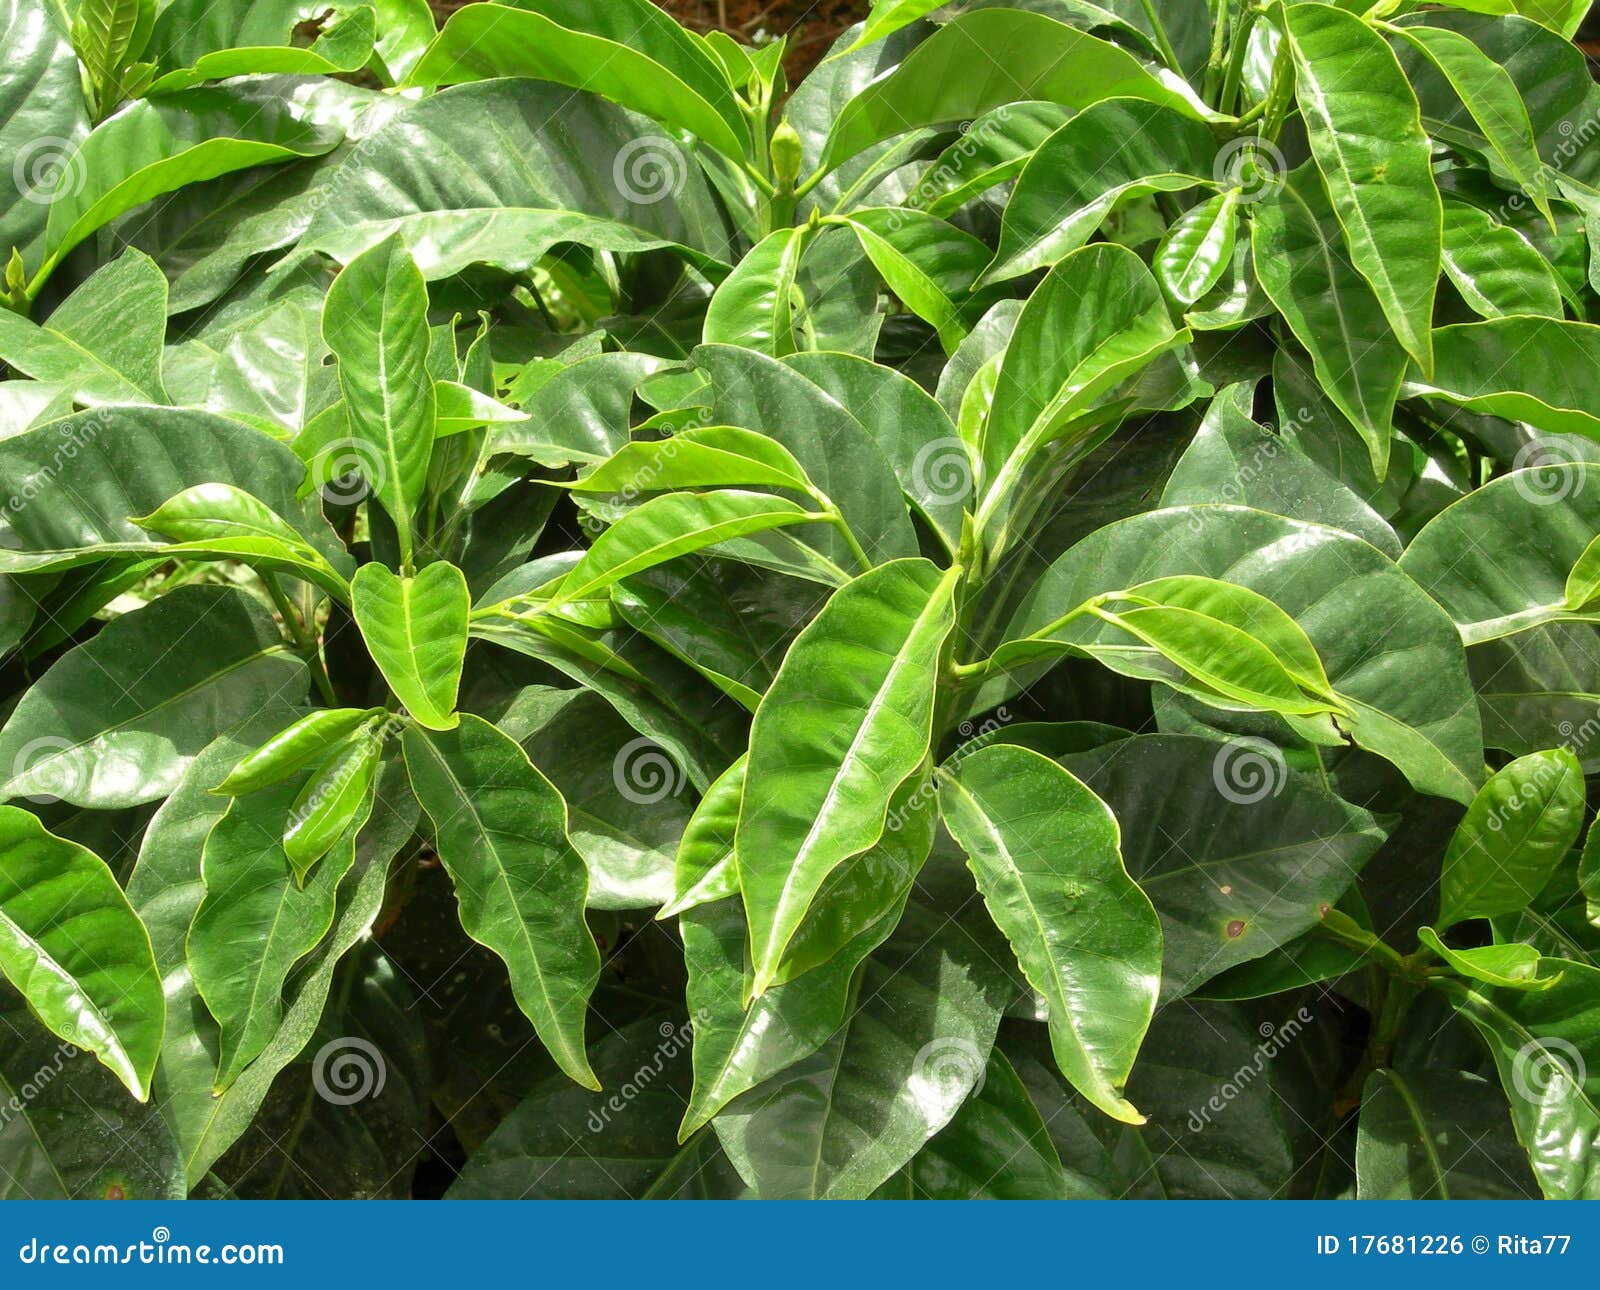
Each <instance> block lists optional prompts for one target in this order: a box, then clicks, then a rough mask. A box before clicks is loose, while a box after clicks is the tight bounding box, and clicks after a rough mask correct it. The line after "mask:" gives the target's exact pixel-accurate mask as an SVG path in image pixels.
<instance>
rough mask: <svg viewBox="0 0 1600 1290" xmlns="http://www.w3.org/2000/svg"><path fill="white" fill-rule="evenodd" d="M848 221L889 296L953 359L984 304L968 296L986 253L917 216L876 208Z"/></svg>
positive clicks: (947, 227) (934, 219)
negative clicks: (934, 334)
mask: <svg viewBox="0 0 1600 1290" xmlns="http://www.w3.org/2000/svg"><path fill="white" fill-rule="evenodd" d="M848 219H849V225H850V228H851V231H853V232H854V233H855V235H856V238H857V239H858V240H859V241H860V243H861V249H862V250H864V251H865V252H866V253H867V256H868V258H869V259H871V261H872V263H873V265H874V267H875V268H876V269H877V270H878V272H879V274H881V275H882V277H883V280H884V283H885V284H886V285H887V286H888V288H889V290H890V291H892V292H893V293H894V294H895V296H896V297H898V298H899V300H900V303H901V304H903V305H904V306H905V307H906V308H907V309H909V310H910V311H911V312H912V313H914V314H916V315H917V317H919V318H921V319H922V320H923V321H924V322H925V323H927V324H928V325H929V326H930V327H932V328H933V329H934V331H936V332H938V333H939V343H940V344H941V345H943V346H944V350H945V353H947V354H953V353H955V350H956V346H957V345H959V344H960V343H961V341H962V338H963V337H965V336H966V334H967V332H968V331H969V330H971V328H972V325H973V324H974V323H976V322H977V321H978V319H979V318H980V317H981V316H982V314H983V311H984V309H985V307H986V305H987V303H988V301H987V300H986V298H985V297H984V296H982V295H979V296H974V295H972V294H971V292H972V289H973V288H974V287H975V286H976V285H977V281H978V278H979V277H980V276H981V275H982V273H983V270H984V267H985V266H986V265H987V264H988V263H989V248H988V247H987V246H985V245H984V244H983V243H982V242H980V241H979V240H978V239H977V238H975V237H973V236H972V234H970V233H966V232H963V231H962V230H961V229H959V228H956V227H955V226H954V225H953V224H947V223H946V222H945V221H944V220H942V219H940V218H939V217H938V216H936V215H929V214H927V213H925V212H923V211H913V210H906V209H903V208H900V207H894V208H889V207H878V208H875V209H872V210H858V211H852V212H851V214H850V215H849V217H848Z"/></svg>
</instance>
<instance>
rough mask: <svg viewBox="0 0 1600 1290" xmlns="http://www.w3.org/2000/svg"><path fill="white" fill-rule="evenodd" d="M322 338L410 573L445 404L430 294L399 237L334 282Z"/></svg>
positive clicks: (361, 455)
mask: <svg viewBox="0 0 1600 1290" xmlns="http://www.w3.org/2000/svg"><path fill="white" fill-rule="evenodd" d="M322 335H323V338H324V339H325V340H326V341H327V343H328V348H329V349H331V350H332V351H333V352H334V354H335V356H336V357H337V358H338V360H339V387H340V389H342V390H343V391H344V401H345V411H346V414H347V415H348V417H349V423H350V431H351V434H352V435H353V437H354V443H353V445H352V446H353V447H354V448H355V449H357V453H356V457H357V460H358V462H359V465H360V470H361V474H362V475H363V476H364V478H365V479H366V481H367V485H368V487H369V488H371V489H372V491H373V492H374V493H375V494H376V495H377V498H378V500H379V501H380V502H382V503H383V508H384V510H386V511H387V512H388V513H389V518H390V519H391V520H393V521H394V525H395V530H396V532H397V534H398V536H399V540H400V553H401V559H402V560H403V561H404V562H405V563H406V564H407V565H409V564H410V563H411V552H412V547H413V545H414V542H415V537H416V535H415V534H414V533H413V528H414V527H415V525H414V519H415V517H416V514H417V507H418V506H419V504H420V503H421V501H422V493H423V489H424V488H425V487H426V486H427V482H428V462H429V459H430V458H431V456H432V454H433V439H434V431H435V415H436V404H435V396H434V392H433V381H432V379H431V378H430V377H429V375H428V372H427V362H428V288H427V285H426V284H425V283H424V282H423V280H422V274H421V273H420V272H418V270H417V266H416V263H415V261H413V260H412V258H411V256H410V255H409V254H408V253H407V251H406V248H405V246H404V245H403V244H402V243H401V241H400V239H399V238H398V237H391V238H389V239H387V240H385V241H384V242H381V243H380V244H379V245H377V246H375V247H373V248H372V249H371V250H370V251H367V252H365V253H363V254H362V255H360V256H358V257H357V258H356V259H354V260H352V261H351V262H350V263H349V264H348V265H346V266H345V269H344V272H342V273H341V274H340V275H339V276H338V277H337V278H335V279H334V282H333V286H331V287H330V288H329V289H328V299H327V303H326V304H325V305H324V307H323V312H322Z"/></svg>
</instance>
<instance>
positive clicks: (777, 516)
mask: <svg viewBox="0 0 1600 1290" xmlns="http://www.w3.org/2000/svg"><path fill="white" fill-rule="evenodd" d="M823 518H825V517H824V516H822V515H819V514H818V513H817V512H815V511H808V510H806V509H805V507H803V506H800V505H798V504H797V503H795V502H791V501H788V500H787V499H785V498H782V497H775V496H773V495H772V494H770V493H746V492H740V491H738V490H736V489H731V488H725V489H720V490H718V491H717V492H712V493H668V494H666V495H665V496H662V497H655V498H652V499H651V500H649V501H648V502H645V503H644V504H643V505H642V506H639V507H637V508H635V509H634V510H631V511H629V512H627V514H625V515H624V516H623V517H622V518H621V519H619V520H618V521H617V522H616V523H615V524H613V525H612V526H611V527H610V528H608V529H607V530H606V531H605V532H604V533H602V534H601V535H600V536H599V537H597V538H596V539H595V540H594V543H593V545H591V546H590V547H589V549H588V550H587V551H586V552H584V555H583V559H581V560H580V561H579V562H578V564H577V565H576V567H575V568H573V570H572V572H570V573H569V574H567V576H566V579H565V580H564V581H563V582H562V584H561V586H560V587H558V588H557V589H556V591H555V593H554V596H553V600H555V601H556V602H560V603H571V602H574V601H580V600H584V599H587V598H589V597H591V596H593V595H594V594H595V593H596V592H599V591H603V590H605V588H607V587H609V586H610V585H611V584H612V583H614V582H620V581H621V580H622V579H623V578H626V577H628V576H630V575H631V574H635V573H638V572H640V571H641V570H644V569H649V568H651V567H652V566H654V565H658V564H664V563H665V562H666V561H668V560H673V559H676V558H677V557H678V556H680V555H687V554H689V553H690V552H693V551H700V550H703V549H704V548H706V547H708V546H715V545H716V544H717V543H719V542H726V541H729V540H731V539H733V538H737V537H742V536H743V535H745V534H747V533H761V532H765V531H766V530H767V529H774V528H781V527H783V526H785V525H789V524H808V523H815V522H817V521H818V520H821V519H823Z"/></svg>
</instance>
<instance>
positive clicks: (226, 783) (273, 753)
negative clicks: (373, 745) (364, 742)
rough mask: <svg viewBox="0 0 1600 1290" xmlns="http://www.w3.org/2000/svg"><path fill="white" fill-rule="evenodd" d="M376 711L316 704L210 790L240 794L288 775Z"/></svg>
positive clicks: (323, 753) (319, 756)
mask: <svg viewBox="0 0 1600 1290" xmlns="http://www.w3.org/2000/svg"><path fill="white" fill-rule="evenodd" d="M378 713H379V709H377V708H319V709H317V711H315V712H308V713H307V714H306V715H305V716H303V717H301V718H300V719H299V720H298V721H296V722H293V723H292V724H291V725H288V726H285V727H284V728H283V729H282V730H280V731H279V732H278V733H277V734H275V735H273V737H272V738H271V739H268V740H267V741H266V742H265V743H263V744H262V745H261V746H260V747H259V748H256V749H254V750H252V751H251V752H249V753H247V754H245V756H244V757H242V758H241V759H240V760H239V764H238V765H236V766H235V767H234V768H233V769H232V770H230V771H229V772H228V774H227V777H226V778H224V779H223V781H222V782H221V783H220V784H218V785H217V786H216V787H215V788H214V789H212V792H214V793H219V794H221V795H222V796H224V797H240V796H242V795H244V794H245V793H254V792H255V791H256V790H257V789H262V788H266V787H268V786H269V785H272V784H276V783H277V782H278V781H279V780H282V779H287V778H288V777H289V776H290V775H292V774H293V773H294V772H295V771H297V770H300V769H301V768H302V767H304V766H307V765H309V764H310V763H311V762H313V761H319V760H321V759H322V758H323V757H325V756H327V755H328V754H329V753H331V752H332V751H333V749H334V748H335V747H336V746H337V745H339V744H342V743H343V742H344V741H345V740H346V739H347V738H348V737H349V736H351V735H353V734H354V733H355V732H356V731H357V730H358V729H359V728H360V727H361V725H362V723H364V722H365V721H366V720H367V719H368V718H369V717H373V716H377V715H378Z"/></svg>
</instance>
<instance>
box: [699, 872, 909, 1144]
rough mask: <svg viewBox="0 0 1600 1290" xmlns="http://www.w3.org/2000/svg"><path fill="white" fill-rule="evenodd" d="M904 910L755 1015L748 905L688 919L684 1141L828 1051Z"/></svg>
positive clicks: (782, 990)
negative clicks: (743, 1098) (689, 1074)
mask: <svg viewBox="0 0 1600 1290" xmlns="http://www.w3.org/2000/svg"><path fill="white" fill-rule="evenodd" d="M733 894H735V895H736V894H737V888H735V891H734V893H733ZM904 909H905V901H904V899H903V898H902V899H901V900H900V901H899V902H898V903H897V904H895V905H894V906H893V907H892V908H891V909H890V910H889V911H888V912H887V913H885V914H883V915H881V916H880V917H879V918H877V919H876V920H874V921H873V922H871V923H870V924H869V925H868V926H866V927H864V928H863V929H862V930H861V931H860V932H859V933H857V935H856V936H855V937H854V938H853V939H852V940H851V941H850V942H849V943H848V944H846V945H843V946H841V947H840V948H839V949H838V950H836V951H835V953H834V955H833V957H832V958H830V959H829V960H828V961H827V962H825V963H823V964H821V965H820V966H818V967H815V968H813V969H812V970H811V971H809V972H806V973H804V974H803V975H801V976H798V977H795V978H794V979H793V980H791V981H785V982H784V983H782V984H780V985H775V986H773V987H772V989H770V990H768V991H767V992H766V993H765V994H763V995H762V996H761V997H760V998H759V999H753V1000H751V1001H750V1003H749V1005H748V1007H747V1006H746V1005H745V1002H744V999H745V993H746V990H747V988H748V986H749V982H750V970H749V963H750V957H749V952H748V942H747V937H746V935H745V923H744V912H743V910H742V909H741V907H740V904H739V902H738V900H736V899H735V900H717V901H711V902H709V903H707V904H703V905H699V906H697V907H695V908H694V909H691V910H688V911H686V912H685V913H684V914H683V916H682V917H681V918H680V919H679V923H678V929H679V932H680V934H681V935H682V937H683V959H684V966H685V967H686V968H687V970H688V984H687V986H686V988H685V993H686V997H687V1000H688V1003H689V1007H690V1009H691V1010H692V1012H693V1015H694V1017H695V1037H694V1089H693V1092H692V1094H691V1096H690V1098H689V1103H688V1106H687V1107H686V1108H685V1109H684V1113H683V1123H682V1125H681V1127H680V1128H679V1130H678V1137H679V1140H680V1141H681V1140H684V1139H686V1138H688V1137H689V1135H690V1134H692V1133H694V1132H695V1131H696V1130H697V1129H699V1128H700V1127H701V1126H703V1125H705V1124H706V1123H708V1122H709V1121H711V1120H712V1118H713V1117H714V1116H718V1115H720V1114H721V1113H722V1111H723V1109H724V1108H725V1107H727V1106H728V1105H729V1104H730V1103H733V1102H734V1100H735V1099H736V1098H737V1097H739V1095H741V1094H743V1093H747V1092H749V1091H750V1090H751V1089H754V1088H757V1087H759V1086H760V1085H761V1084H763V1083H764V1082H765V1081H766V1080H768V1079H770V1078H772V1077H773V1076H775V1075H778V1074H779V1073H780V1072H782V1071H785V1070H787V1069H788V1068H789V1067H791V1066H793V1065H794V1064H795V1063H796V1062H799V1061H801V1060H803V1059H805V1058H807V1057H809V1056H811V1054H813V1053H815V1052H816V1051H817V1050H818V1049H819V1048H821V1047H822V1046H823V1045H824V1044H825V1043H827V1041H828V1038H829V1036H831V1035H832V1034H833V1033H834V1032H835V1031H836V1030H838V1028H839V1027H840V1026H841V1025H842V1024H843V1023H844V1021H845V1018H846V1016H847V1014H848V1013H849V1011H850V1009H851V1006H852V1004H853V1003H854V1002H855V1001H856V998H857V996H856V993H855V990H854V982H855V980H856V976H857V971H856V970H857V969H858V968H859V967H860V966H861V963H862V960H864V959H865V958H866V957H867V955H869V954H871V953H872V951H873V950H875V949H877V948H878V946H879V945H881V944H882V943H883V941H884V940H885V939H886V938H887V937H888V936H889V934H890V933H891V932H892V931H894V928H895V924H896V923H898V922H899V920H900V916H901V914H902V912H903V911H904Z"/></svg>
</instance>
